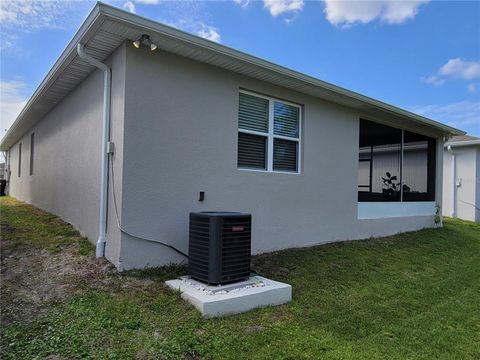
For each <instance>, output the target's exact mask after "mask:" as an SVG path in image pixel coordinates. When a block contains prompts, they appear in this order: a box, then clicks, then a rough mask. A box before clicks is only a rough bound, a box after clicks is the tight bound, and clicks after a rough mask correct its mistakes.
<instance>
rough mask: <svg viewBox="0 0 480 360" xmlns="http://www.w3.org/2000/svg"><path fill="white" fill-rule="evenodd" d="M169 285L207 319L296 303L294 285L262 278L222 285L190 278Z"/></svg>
mask: <svg viewBox="0 0 480 360" xmlns="http://www.w3.org/2000/svg"><path fill="white" fill-rule="evenodd" d="M165 283H166V284H167V286H168V287H170V288H171V289H174V290H179V291H180V292H181V296H182V298H183V299H185V300H187V301H188V302H190V303H191V304H192V305H193V306H195V307H196V308H197V309H198V310H199V311H200V312H201V313H202V315H203V316H205V317H217V316H224V315H232V314H239V313H242V312H246V311H249V310H252V309H255V308H258V307H263V306H271V305H280V304H284V303H287V302H289V301H291V300H292V287H291V285H289V284H285V283H281V282H278V281H273V280H270V279H267V278H264V277H262V276H251V277H250V278H249V279H248V280H245V281H242V282H238V283H234V284H228V285H218V286H215V285H207V284H204V283H202V282H199V281H196V280H194V279H191V278H190V277H188V276H183V277H181V278H179V279H176V280H169V281H166V282H165Z"/></svg>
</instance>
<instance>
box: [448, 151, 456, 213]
mask: <svg viewBox="0 0 480 360" xmlns="http://www.w3.org/2000/svg"><path fill="white" fill-rule="evenodd" d="M447 151H448V152H449V153H450V155H452V163H451V167H452V212H451V216H452V218H454V217H456V216H457V169H456V168H457V164H456V163H457V160H456V156H455V153H454V152H453V149H452V147H451V146H450V145H448V146H447Z"/></svg>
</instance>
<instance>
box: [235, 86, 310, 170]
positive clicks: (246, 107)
mask: <svg viewBox="0 0 480 360" xmlns="http://www.w3.org/2000/svg"><path fill="white" fill-rule="evenodd" d="M300 116H301V108H300V106H298V105H294V104H290V103H286V102H284V101H280V100H277V99H273V98H269V97H265V96H260V95H254V94H251V93H248V92H244V91H241V92H240V95H239V110H238V158H237V165H238V167H239V168H242V169H252V170H265V171H280V172H293V173H298V172H299V157H300V156H299V152H300Z"/></svg>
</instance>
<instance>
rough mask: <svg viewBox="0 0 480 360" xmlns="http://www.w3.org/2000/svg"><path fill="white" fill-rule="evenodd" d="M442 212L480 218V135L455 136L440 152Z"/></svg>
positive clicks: (454, 215) (476, 219) (474, 218)
mask: <svg viewBox="0 0 480 360" xmlns="http://www.w3.org/2000/svg"><path fill="white" fill-rule="evenodd" d="M443 199H444V201H443V204H444V205H443V215H444V216H450V217H453V218H460V219H464V220H470V221H476V222H480V138H478V137H474V136H469V135H465V136H454V137H453V138H452V139H450V140H449V141H448V142H446V143H445V151H444V153H443Z"/></svg>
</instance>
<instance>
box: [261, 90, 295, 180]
mask: <svg viewBox="0 0 480 360" xmlns="http://www.w3.org/2000/svg"><path fill="white" fill-rule="evenodd" d="M274 103H275V102H274V101H272V99H269V100H268V142H267V148H268V149H267V170H268V171H273V131H274V128H275V125H274V123H273V117H274V112H273V104H274ZM297 161H298V159H297Z"/></svg>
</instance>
